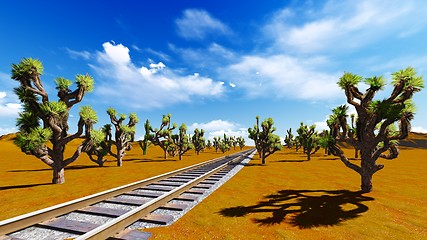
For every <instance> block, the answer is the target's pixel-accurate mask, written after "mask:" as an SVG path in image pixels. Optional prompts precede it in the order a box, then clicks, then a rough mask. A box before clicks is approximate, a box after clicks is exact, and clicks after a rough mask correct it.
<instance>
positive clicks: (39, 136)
mask: <svg viewBox="0 0 427 240" xmlns="http://www.w3.org/2000/svg"><path fill="white" fill-rule="evenodd" d="M51 137H52V130H50V129H49V128H41V127H36V128H33V129H31V131H30V132H28V133H18V134H17V136H16V139H15V141H14V143H15V144H16V145H17V146H18V147H20V148H21V150H22V151H23V152H26V153H31V154H36V153H35V151H37V150H39V149H41V148H44V146H45V143H46V142H47V141H49V139H50V138H51Z"/></svg>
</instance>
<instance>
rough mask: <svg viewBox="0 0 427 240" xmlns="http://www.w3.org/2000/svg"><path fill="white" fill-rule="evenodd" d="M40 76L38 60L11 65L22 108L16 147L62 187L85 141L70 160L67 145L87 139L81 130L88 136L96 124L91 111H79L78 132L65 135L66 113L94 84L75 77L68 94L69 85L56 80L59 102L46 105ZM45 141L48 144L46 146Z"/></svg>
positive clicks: (83, 109) (66, 128) (82, 109)
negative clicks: (49, 171) (66, 171)
mask: <svg viewBox="0 0 427 240" xmlns="http://www.w3.org/2000/svg"><path fill="white" fill-rule="evenodd" d="M42 74H43V65H42V63H41V62H40V61H39V60H36V59H32V58H24V59H22V60H21V62H20V63H18V64H12V79H14V80H16V81H18V82H19V83H20V86H19V87H17V88H15V89H14V90H15V94H16V95H17V96H18V98H19V100H20V101H21V102H22V103H23V106H24V109H23V111H22V112H21V113H20V114H19V117H18V119H17V126H18V127H19V133H18V134H17V136H16V139H15V144H16V145H17V146H18V147H20V148H21V150H22V151H23V152H24V153H26V154H29V155H34V156H35V157H37V158H39V159H40V160H42V161H43V162H44V163H45V164H47V165H48V166H50V167H51V168H52V170H53V177H52V183H54V184H61V183H64V182H65V176H64V168H65V167H66V166H67V165H69V164H70V163H72V162H74V161H75V160H76V159H77V158H78V157H79V156H80V154H81V153H82V150H83V148H84V145H85V144H86V143H87V141H83V142H82V143H81V144H80V145H79V146H78V147H77V150H76V151H75V152H74V154H73V155H72V156H71V157H69V158H66V157H64V151H65V147H66V145H67V144H68V143H69V142H71V141H72V140H74V139H76V138H87V136H85V135H84V134H83V131H84V128H86V131H85V133H86V134H88V133H89V132H90V130H91V126H92V124H93V123H94V122H96V121H97V120H98V118H97V116H96V113H95V112H94V111H93V110H92V108H90V107H89V106H88V107H82V108H81V109H80V113H79V116H80V119H79V121H78V125H77V132H76V133H74V134H71V135H70V134H68V117H69V110H70V109H71V108H72V107H73V106H74V105H75V104H77V103H79V102H80V101H81V100H82V99H83V97H84V95H85V94H86V93H87V92H91V91H92V89H93V83H94V81H93V78H92V77H91V76H89V75H87V74H86V75H77V76H76V84H77V89H76V90H74V91H71V90H70V89H69V87H70V86H71V85H72V81H70V80H68V79H65V78H57V79H56V80H55V82H56V89H57V90H58V94H57V95H58V97H59V100H58V101H49V96H48V93H47V92H46V90H45V89H44V87H43V84H42V81H41V79H40V76H41V75H42ZM40 124H42V126H40ZM47 141H50V143H51V144H49V145H47V144H46V143H47Z"/></svg>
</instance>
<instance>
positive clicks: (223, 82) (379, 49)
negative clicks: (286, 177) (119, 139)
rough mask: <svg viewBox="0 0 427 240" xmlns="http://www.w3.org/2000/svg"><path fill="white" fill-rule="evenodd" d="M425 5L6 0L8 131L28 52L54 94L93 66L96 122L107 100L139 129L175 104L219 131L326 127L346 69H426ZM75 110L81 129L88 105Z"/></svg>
mask: <svg viewBox="0 0 427 240" xmlns="http://www.w3.org/2000/svg"><path fill="white" fill-rule="evenodd" d="M426 12H427V4H426V3H425V2H424V1H421V0H420V1H411V0H408V1H394V0H383V1H379V0H355V1H338V0H337V1H297V0H295V1H279V0H275V1H240V0H235V1H224V0H216V1H200V0H185V1H184V0H181V1H177V0H170V1H169V0H167V1H150V2H148V1H102V2H101V1H99V2H96V1H71V2H70V1H5V2H2V3H0V32H1V36H2V37H1V38H0V49H1V54H0V83H1V84H0V135H1V134H5V133H9V132H15V131H17V130H16V128H15V119H16V117H17V114H18V112H19V110H20V104H19V101H18V99H17V97H16V96H14V94H13V88H14V87H16V86H17V85H18V84H17V82H15V81H13V80H11V79H10V71H11V64H12V63H18V62H19V61H20V60H21V59H22V58H24V57H33V58H38V59H39V60H41V61H42V62H43V64H44V68H45V74H44V75H43V76H42V80H43V82H44V86H45V88H46V89H47V90H48V92H49V93H50V96H51V97H50V99H51V100H54V99H56V98H55V95H56V93H55V85H54V79H55V78H56V77H65V78H68V79H72V80H73V79H74V77H75V75H76V74H79V73H81V74H85V73H89V74H90V75H91V76H93V77H94V79H95V89H94V91H93V92H91V93H88V94H87V95H86V96H85V98H84V99H83V101H82V102H81V103H80V104H79V106H83V105H91V106H93V107H94V109H95V110H96V111H97V113H98V116H99V124H98V127H100V126H102V125H104V124H106V123H108V121H109V120H108V117H107V114H106V109H107V108H108V107H113V108H115V109H116V110H117V111H118V112H120V113H125V114H128V113H130V112H136V113H137V115H138V117H139V118H140V124H139V125H138V126H137V134H136V135H137V138H139V137H141V136H142V135H143V134H144V130H143V122H144V121H145V120H146V119H149V120H150V122H151V123H152V125H153V126H154V127H158V126H159V125H160V120H161V117H162V115H163V114H167V113H171V114H172V121H173V122H176V123H177V124H179V125H180V124H181V123H186V124H187V126H189V129H190V130H191V131H192V130H193V129H194V128H195V127H198V128H203V129H205V130H206V132H207V134H206V135H207V137H210V138H212V137H213V136H216V135H221V134H222V133H224V132H225V133H227V134H229V135H237V136H240V135H242V136H246V135H247V128H248V127H252V126H253V125H254V123H255V116H257V115H259V116H260V117H261V119H264V118H267V117H272V118H273V119H274V121H275V125H276V127H277V134H279V135H280V136H281V137H284V135H285V130H286V129H288V128H290V127H292V128H293V129H294V131H295V129H296V128H297V126H298V125H299V123H300V122H301V121H302V122H305V123H307V124H313V123H316V125H317V126H318V128H319V129H322V128H325V123H324V122H325V119H326V118H327V116H328V115H329V114H330V112H331V109H332V108H334V107H336V106H338V105H340V104H343V103H345V95H344V93H343V92H342V91H341V90H340V89H339V88H338V87H337V85H336V82H337V81H338V78H339V77H340V76H341V75H342V74H343V73H344V71H347V72H353V73H356V74H359V75H362V76H364V77H371V76H375V75H384V76H385V77H386V78H387V79H389V80H390V74H391V73H393V72H395V71H397V70H400V69H403V68H406V67H407V66H412V67H414V68H416V70H417V71H418V73H419V74H421V75H423V76H424V77H425V76H427V75H426V74H427V68H426V67H427V45H426V39H427V18H426V17H425V13H426ZM362 89H363V87H362ZM363 90H364V89H363ZM387 92H390V89H389V88H388V89H386V91H384V93H381V94H378V98H384V97H386V96H387ZM414 100H415V103H416V106H417V113H416V116H415V119H414V120H413V122H412V126H413V131H418V132H427V108H426V107H425V106H424V105H423V104H424V103H426V101H427V90H423V91H421V92H420V93H417V94H415V97H414ZM71 115H72V117H71V118H70V121H71V123H70V127H71V129H72V130H75V126H76V122H77V116H78V107H74V108H73V109H72V112H71Z"/></svg>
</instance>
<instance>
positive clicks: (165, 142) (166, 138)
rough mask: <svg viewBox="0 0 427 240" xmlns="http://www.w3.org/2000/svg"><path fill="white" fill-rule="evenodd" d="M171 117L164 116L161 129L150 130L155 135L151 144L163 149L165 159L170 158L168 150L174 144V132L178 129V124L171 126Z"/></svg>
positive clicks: (169, 115)
mask: <svg viewBox="0 0 427 240" xmlns="http://www.w3.org/2000/svg"><path fill="white" fill-rule="evenodd" d="M171 116H172V115H171V114H168V115H163V117H162V123H161V125H160V128H159V129H157V128H155V129H154V130H153V128H151V130H150V131H151V132H152V133H153V137H152V139H151V140H152V141H151V142H152V143H153V144H154V145H156V146H159V147H160V148H161V149H163V152H164V159H167V157H168V148H169V146H170V145H172V144H173V139H172V132H173V130H174V129H175V128H176V127H177V126H176V123H173V124H172V126H171Z"/></svg>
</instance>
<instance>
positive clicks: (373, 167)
mask: <svg viewBox="0 0 427 240" xmlns="http://www.w3.org/2000/svg"><path fill="white" fill-rule="evenodd" d="M355 76H356V75H353V74H347V73H346V74H344V76H343V77H342V78H340V81H339V82H338V85H339V86H340V87H341V88H343V90H345V94H346V97H347V103H349V104H351V105H353V106H354V107H355V109H356V111H357V119H356V125H355V126H354V127H353V124H352V128H350V129H349V127H348V125H347V120H346V118H347V115H343V114H339V112H340V110H339V109H337V110H336V111H334V112H333V114H332V115H331V117H330V118H329V120H328V122H327V123H328V125H329V126H330V128H331V131H332V130H333V132H331V135H332V136H335V137H336V140H337V141H342V142H347V143H349V144H351V145H353V146H354V147H355V149H356V151H357V150H360V154H361V166H358V165H356V164H354V163H352V162H350V161H349V160H348V159H347V157H346V156H345V154H344V152H343V151H342V150H341V149H340V148H339V146H338V145H337V144H335V145H334V146H332V147H331V148H330V150H331V152H332V153H333V154H334V155H336V156H339V157H340V159H341V161H342V162H343V163H344V164H345V165H346V166H347V167H349V168H351V169H353V170H354V171H356V172H357V173H359V174H360V175H361V178H362V184H361V188H362V191H365V192H370V191H372V176H373V174H374V173H376V172H377V171H379V170H381V169H382V168H384V165H382V164H376V161H377V159H378V158H379V157H383V158H387V159H393V158H396V157H397V156H398V154H399V151H398V149H397V142H398V140H401V139H404V138H406V137H407V136H408V134H409V131H410V121H411V120H412V119H413V117H414V114H415V107H414V104H413V102H412V101H411V98H412V96H413V94H414V93H416V92H419V91H420V90H421V89H422V88H424V80H423V78H422V76H417V75H416V71H415V69H413V68H411V67H408V68H406V69H404V70H400V71H397V72H395V73H393V74H392V78H393V80H392V84H393V90H392V93H391V95H390V96H389V97H388V98H385V99H382V100H376V99H374V97H375V95H376V93H377V92H378V91H379V90H382V89H383V88H384V86H385V80H384V78H382V77H372V78H367V79H365V83H367V84H368V85H369V86H370V87H369V88H368V89H367V90H366V93H361V92H360V91H359V89H358V87H357V83H358V82H359V81H358V80H355V79H359V77H355ZM353 121H354V120H353ZM396 126H398V127H396ZM386 151H389V153H388V154H385V153H384V152H386Z"/></svg>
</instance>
